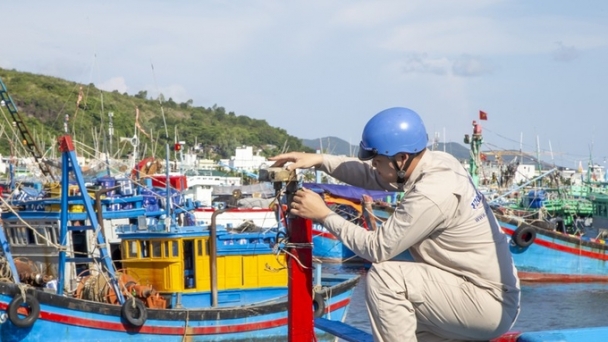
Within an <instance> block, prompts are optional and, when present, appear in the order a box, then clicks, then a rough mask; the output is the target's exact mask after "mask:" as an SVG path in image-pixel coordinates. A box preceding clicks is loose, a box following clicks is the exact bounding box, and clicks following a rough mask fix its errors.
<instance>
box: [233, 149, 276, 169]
mask: <svg viewBox="0 0 608 342" xmlns="http://www.w3.org/2000/svg"><path fill="white" fill-rule="evenodd" d="M260 152H262V151H261V150H257V151H256V152H255V154H254V152H253V147H251V146H243V147H237V148H236V150H235V153H234V156H233V157H230V160H229V161H228V166H229V167H230V168H232V169H236V170H247V171H257V170H258V169H259V168H260V166H261V165H263V164H268V160H266V158H265V157H263V156H261V155H260Z"/></svg>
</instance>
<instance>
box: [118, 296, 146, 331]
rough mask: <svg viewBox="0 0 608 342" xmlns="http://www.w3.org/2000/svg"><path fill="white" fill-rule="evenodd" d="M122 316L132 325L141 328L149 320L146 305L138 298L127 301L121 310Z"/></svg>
mask: <svg viewBox="0 0 608 342" xmlns="http://www.w3.org/2000/svg"><path fill="white" fill-rule="evenodd" d="M120 314H121V315H122V318H124V319H125V320H126V321H127V322H128V323H129V324H130V325H132V326H134V327H141V326H142V325H144V323H146V320H147V319H148V310H147V309H146V305H145V304H144V303H143V302H142V301H141V300H139V299H137V298H129V299H127V300H126V301H125V302H124V304H122V307H121V309H120Z"/></svg>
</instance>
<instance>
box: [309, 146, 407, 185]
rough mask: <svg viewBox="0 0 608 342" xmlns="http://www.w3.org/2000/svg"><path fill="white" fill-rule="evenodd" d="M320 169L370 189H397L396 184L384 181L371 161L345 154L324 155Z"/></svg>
mask: <svg viewBox="0 0 608 342" xmlns="http://www.w3.org/2000/svg"><path fill="white" fill-rule="evenodd" d="M319 169H320V170H322V171H325V172H327V173H328V174H329V175H331V176H332V177H334V178H337V179H339V180H340V181H342V182H345V183H348V184H350V185H354V186H357V187H360V188H363V189H369V190H388V191H397V187H396V186H395V185H394V184H391V183H387V182H385V181H383V180H382V179H381V178H380V177H379V176H378V174H377V173H376V170H375V169H374V167H373V166H372V165H371V164H370V163H369V162H363V161H360V160H359V159H356V158H348V157H343V156H332V155H328V154H324V155H323V163H322V164H321V166H320V167H319Z"/></svg>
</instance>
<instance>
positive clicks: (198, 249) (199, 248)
mask: <svg viewBox="0 0 608 342" xmlns="http://www.w3.org/2000/svg"><path fill="white" fill-rule="evenodd" d="M196 255H198V256H203V240H196Z"/></svg>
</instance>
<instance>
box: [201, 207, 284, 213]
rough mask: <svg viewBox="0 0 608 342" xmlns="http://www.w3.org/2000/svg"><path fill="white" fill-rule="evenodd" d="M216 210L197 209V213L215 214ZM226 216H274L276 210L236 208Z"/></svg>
mask: <svg viewBox="0 0 608 342" xmlns="http://www.w3.org/2000/svg"><path fill="white" fill-rule="evenodd" d="M215 210H216V209H214V208H196V209H194V211H196V212H204V213H213V212H215ZM225 213H226V214H230V213H232V214H240V213H267V214H274V210H272V209H268V208H234V209H230V210H228V211H226V212H225Z"/></svg>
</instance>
